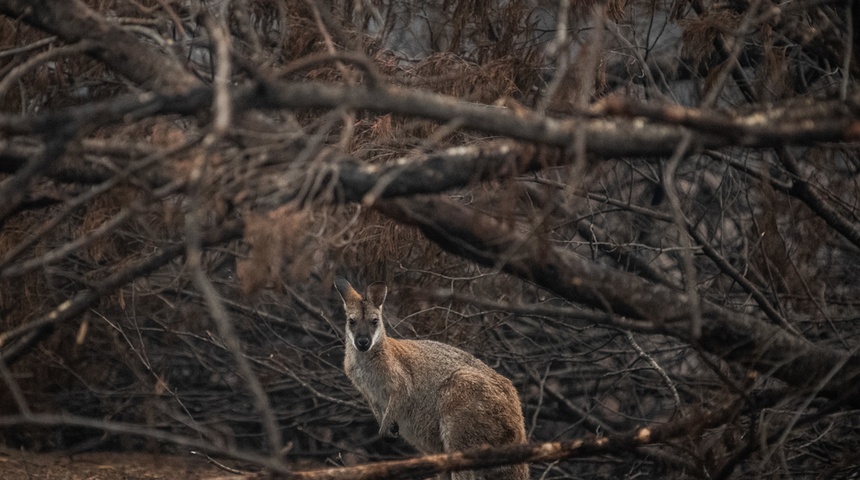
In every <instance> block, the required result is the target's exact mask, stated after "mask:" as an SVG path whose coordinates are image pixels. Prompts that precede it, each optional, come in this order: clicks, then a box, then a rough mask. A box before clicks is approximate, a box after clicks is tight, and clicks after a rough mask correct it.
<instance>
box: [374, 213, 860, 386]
mask: <svg viewBox="0 0 860 480" xmlns="http://www.w3.org/2000/svg"><path fill="white" fill-rule="evenodd" d="M376 208H377V209H379V210H380V211H382V212H384V213H385V214H386V215H388V216H390V217H392V218H394V219H395V220H397V221H399V222H402V223H406V224H410V225H414V226H416V227H418V228H419V229H421V231H422V232H423V233H424V235H425V236H427V238H429V239H430V240H432V241H434V242H436V243H437V244H438V245H440V246H441V247H442V248H444V249H445V250H448V251H449V252H452V253H454V254H456V255H460V256H462V257H464V258H467V259H469V260H472V261H475V262H477V263H479V264H482V265H486V266H488V267H493V268H498V269H500V270H502V271H505V272H507V273H510V274H512V275H515V276H517V277H520V278H522V279H523V280H526V281H530V282H535V283H536V284H538V285H540V286H541V287H543V288H545V289H547V290H549V291H551V292H553V293H555V294H557V295H559V296H561V297H562V298H565V299H568V300H570V301H574V302H580V303H584V304H586V305H589V306H592V307H594V308H598V309H603V310H605V311H607V313H609V314H614V315H624V316H628V317H631V318H634V319H642V320H650V321H652V322H655V323H657V324H658V325H661V326H662V328H663V329H664V331H665V333H667V334H669V335H673V336H676V337H678V338H681V339H684V340H688V341H689V338H688V330H687V329H686V327H687V325H688V322H689V320H690V319H689V315H690V308H689V304H688V302H689V299H688V297H687V296H686V295H685V294H684V293H682V292H679V291H677V290H674V289H671V288H667V287H664V286H661V285H653V284H650V283H647V282H646V281H644V280H643V279H642V278H640V277H638V276H636V275H633V274H630V273H626V272H620V271H616V270H611V269H609V268H607V267H604V266H602V265H599V264H597V263H595V262H592V261H589V260H586V259H585V258H583V257H580V256H579V255H576V254H575V253H573V252H570V251H567V250H562V249H559V248H554V247H552V246H551V245H548V244H546V243H543V242H541V239H540V238H529V237H527V236H525V235H523V234H522V233H520V232H518V231H516V230H515V229H513V228H512V227H511V226H510V225H506V224H504V223H502V222H500V221H498V220H496V219H494V218H492V217H490V216H489V215H486V214H483V213H480V212H478V211H476V210H473V209H470V208H468V207H464V206H461V205H458V204H456V203H454V202H452V201H450V200H446V199H443V198H437V197H416V198H412V199H397V200H390V201H384V202H380V203H379V204H377V206H376ZM702 320H703V324H702V335H701V338H700V339H699V343H700V344H701V346H702V347H703V348H704V349H705V350H706V351H708V352H710V353H712V354H714V355H716V356H717V357H719V358H722V359H725V360H729V361H733V362H739V363H741V364H743V365H745V366H747V367H748V368H750V369H754V370H758V371H762V372H766V373H772V374H773V375H774V376H775V377H776V378H779V379H781V380H783V381H785V382H787V383H788V384H790V385H793V386H795V387H798V388H801V389H812V390H813V391H814V392H815V393H819V391H820V393H823V394H825V395H829V396H835V395H841V394H843V393H844V392H845V389H850V390H852V391H856V390H857V389H858V385H857V381H856V380H857V377H858V375H860V355H857V354H856V353H850V354H849V353H842V352H838V351H835V350H832V349H828V348H822V347H819V346H816V345H814V344H811V343H809V342H807V341H806V340H804V339H802V338H800V337H797V336H795V335H793V334H791V333H788V332H786V331H785V330H782V329H780V328H778V327H776V326H774V325H771V324H769V323H767V322H764V321H762V320H760V319H758V318H755V317H752V316H749V315H744V314H741V313H738V312H733V311H729V310H725V309H723V308H721V307H718V306H716V305H713V304H708V303H703V305H702ZM831 375H832V376H833V378H834V379H833V381H832V382H829V383H828V384H827V385H824V386H822V387H820V388H819V387H818V386H816V382H817V381H818V380H819V379H821V378H827V377H828V376H831Z"/></svg>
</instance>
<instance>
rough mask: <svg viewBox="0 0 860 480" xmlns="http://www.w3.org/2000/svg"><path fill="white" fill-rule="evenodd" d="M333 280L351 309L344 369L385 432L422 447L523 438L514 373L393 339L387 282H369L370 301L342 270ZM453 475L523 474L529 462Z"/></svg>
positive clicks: (519, 478)
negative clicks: (388, 330)
mask: <svg viewBox="0 0 860 480" xmlns="http://www.w3.org/2000/svg"><path fill="white" fill-rule="evenodd" d="M335 286H336V287H337V289H338V292H339V293H340V294H341V297H342V298H343V300H344V309H345V311H346V315H347V328H346V332H347V335H346V336H347V341H346V355H345V359H344V370H345V371H346V374H347V376H348V377H349V378H350V380H351V381H352V383H353V384H354V385H355V386H356V388H357V389H358V390H359V391H360V392H361V393H362V395H363V396H364V397H365V398H366V399H367V401H368V403H369V404H370V406H371V410H372V411H373V413H374V415H375V416H376V418H377V420H378V421H379V424H380V433H381V434H391V433H393V432H394V431H395V430H396V433H398V434H399V435H400V436H402V437H403V439H404V440H406V441H407V442H409V443H410V444H411V445H413V446H414V447H415V448H416V449H418V450H419V451H421V452H423V453H441V452H450V451H456V450H465V449H469V448H475V447H479V446H482V445H493V446H498V445H507V444H514V443H525V441H526V434H525V427H524V420H523V415H522V408H521V406H520V401H519V397H518V395H517V391H516V389H515V388H514V386H513V384H512V383H511V381H510V380H508V379H507V378H505V377H503V376H502V375H499V374H498V373H496V371H494V370H493V369H492V368H490V367H488V366H487V365H486V364H485V363H483V362H481V361H480V360H478V359H477V358H475V357H474V356H472V355H471V354H469V353H467V352H464V351H463V350H460V349H458V348H456V347H453V346H451V345H447V344H444V343H440V342H435V341H431V340H398V339H393V338H388V337H387V336H386V335H385V328H384V322H383V321H382V315H381V308H382V303H383V301H384V299H385V294H386V293H387V289H386V288H385V286H384V285H382V284H373V285H370V286H369V287H368V290H367V294H366V297H367V300H365V299H364V297H362V296H361V295H359V294H358V293H357V292H356V291H355V290H354V289H353V288H352V286H351V285H350V284H349V282H347V281H346V280H343V279H342V278H340V277H338V280H336V282H335ZM453 477H454V478H456V479H471V478H475V479H479V478H487V479H491V478H492V479H510V480H525V479H527V478H528V467H527V466H526V465H525V464H521V465H513V466H505V467H499V468H495V469H486V470H479V471H473V472H458V473H455V474H454V475H453Z"/></svg>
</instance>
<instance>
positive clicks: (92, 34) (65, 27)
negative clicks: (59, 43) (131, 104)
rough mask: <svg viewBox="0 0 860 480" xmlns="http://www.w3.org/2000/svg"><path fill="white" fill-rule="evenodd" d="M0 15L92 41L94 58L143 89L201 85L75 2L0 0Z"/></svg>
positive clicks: (73, 39)
mask: <svg viewBox="0 0 860 480" xmlns="http://www.w3.org/2000/svg"><path fill="white" fill-rule="evenodd" d="M0 12H2V13H3V14H5V15H7V16H9V17H12V18H16V19H18V18H20V19H22V20H23V21H25V22H27V23H29V24H30V25H32V26H34V27H36V28H39V29H41V30H44V31H46V32H50V33H52V34H54V35H57V36H58V37H60V38H62V39H63V40H65V41H67V42H77V41H80V40H90V41H92V42H93V45H94V46H93V48H92V49H91V50H90V51H89V53H90V54H91V55H92V56H93V57H95V58H96V59H98V60H100V61H101V62H103V63H104V64H105V65H107V66H108V67H110V68H111V69H113V70H114V71H116V72H117V73H119V74H121V75H123V76H124V77H126V78H128V79H129V80H131V81H132V82H134V83H136V84H138V85H140V86H142V87H144V88H147V89H151V90H155V91H158V92H162V93H173V94H175V93H184V92H188V91H190V90H192V89H193V88H195V87H198V86H200V85H201V83H200V81H199V80H198V79H197V78H196V77H195V76H194V75H192V74H191V72H190V71H188V70H186V69H185V68H184V67H183V66H182V65H181V64H180V63H179V62H178V61H177V60H176V59H175V58H174V57H171V56H170V55H167V54H165V53H164V52H161V51H159V50H158V49H156V48H155V47H154V46H153V45H151V44H149V43H145V42H142V41H141V40H140V39H139V38H138V37H137V36H136V35H135V34H134V33H132V32H130V31H128V30H125V29H123V28H122V27H121V26H120V25H118V24H115V23H111V22H109V21H108V20H107V19H105V18H104V17H102V16H101V15H99V14H98V13H97V12H96V11H94V10H92V9H90V8H89V7H87V6H86V5H85V4H84V3H83V2H81V1H79V0H0Z"/></svg>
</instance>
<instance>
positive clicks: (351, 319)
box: [348, 318, 355, 327]
mask: <svg viewBox="0 0 860 480" xmlns="http://www.w3.org/2000/svg"><path fill="white" fill-rule="evenodd" d="M348 321H349V326H350V327H354V326H355V319H354V318H350V319H349V320H348Z"/></svg>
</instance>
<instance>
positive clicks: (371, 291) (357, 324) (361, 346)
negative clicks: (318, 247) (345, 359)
mask: <svg viewBox="0 0 860 480" xmlns="http://www.w3.org/2000/svg"><path fill="white" fill-rule="evenodd" d="M334 286H335V288H337V292H338V293H340V298H342V299H343V309H344V312H345V313H346V341H347V342H350V343H352V344H353V345H354V346H355V348H356V349H358V351H360V352H366V351H368V350H370V349H371V348H373V347H374V346H375V345H378V344H379V341H380V339H382V338H383V337H384V336H385V326H384V325H383V323H382V302H384V301H385V295H386V294H387V293H388V288H387V287H386V286H385V284H384V283H382V282H376V283H373V284H370V285H368V287H367V292H365V295H364V297H362V296H361V295H360V294H359V293H358V292H356V291H355V289H354V288H352V285H350V284H349V282H348V281H346V279H344V278H343V277H337V278H335V280H334Z"/></svg>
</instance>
